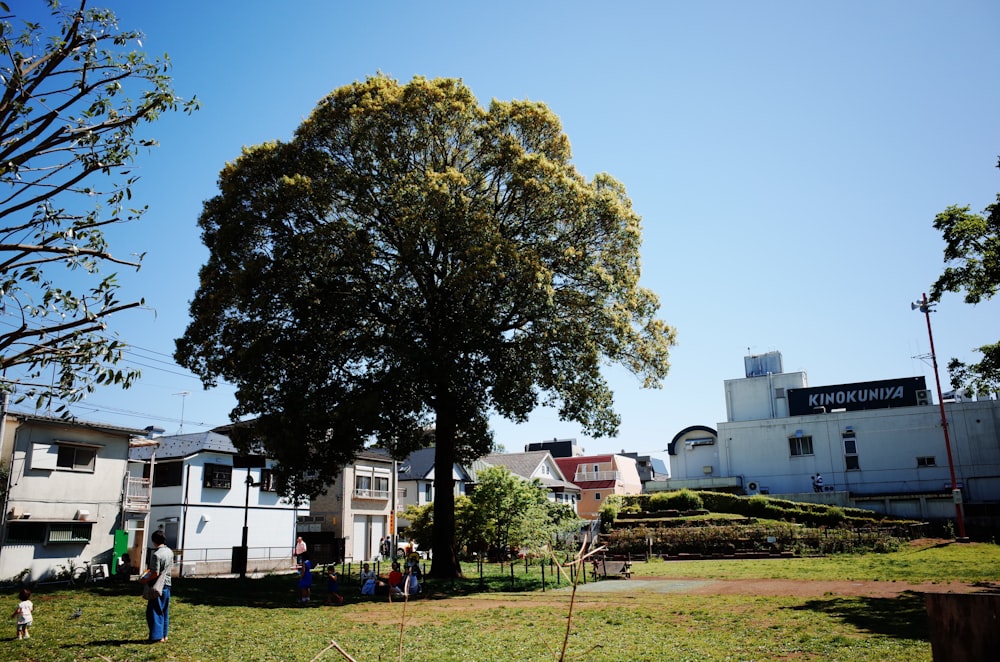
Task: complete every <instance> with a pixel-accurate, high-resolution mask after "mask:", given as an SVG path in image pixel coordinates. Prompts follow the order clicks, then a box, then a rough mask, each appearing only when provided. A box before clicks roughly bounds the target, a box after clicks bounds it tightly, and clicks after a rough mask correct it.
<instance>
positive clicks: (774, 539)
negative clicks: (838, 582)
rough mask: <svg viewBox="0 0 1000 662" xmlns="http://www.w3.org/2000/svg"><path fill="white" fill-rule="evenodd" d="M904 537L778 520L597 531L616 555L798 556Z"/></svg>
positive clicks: (878, 546)
mask: <svg viewBox="0 0 1000 662" xmlns="http://www.w3.org/2000/svg"><path fill="white" fill-rule="evenodd" d="M904 542H905V541H904V539H903V538H901V537H898V536H895V535H890V534H889V533H887V532H886V531H884V530H878V529H868V530H861V529H856V530H850V529H818V528H808V527H803V526H797V525H794V524H788V523H782V522H769V523H766V524H765V523H755V524H748V525H733V526H694V525H692V526H682V527H670V528H667V527H645V526H637V527H631V528H627V529H617V530H614V531H612V532H610V533H608V534H602V535H601V543H602V544H605V545H607V546H608V550H609V551H610V552H611V553H614V554H649V553H652V555H653V556H663V555H670V556H673V555H677V554H701V555H704V556H711V555H721V556H727V555H732V554H736V553H740V552H792V553H794V554H797V555H811V554H836V553H858V552H890V551H895V550H897V549H900V548H901V547H902V546H903V544H904Z"/></svg>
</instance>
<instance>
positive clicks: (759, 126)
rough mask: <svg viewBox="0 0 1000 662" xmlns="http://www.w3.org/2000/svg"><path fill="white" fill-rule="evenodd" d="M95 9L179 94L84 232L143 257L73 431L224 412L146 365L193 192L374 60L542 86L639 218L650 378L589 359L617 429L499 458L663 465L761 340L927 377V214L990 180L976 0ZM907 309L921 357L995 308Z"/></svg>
mask: <svg viewBox="0 0 1000 662" xmlns="http://www.w3.org/2000/svg"><path fill="white" fill-rule="evenodd" d="M95 6H109V7H111V8H113V9H114V10H115V11H116V12H117V13H118V16H119V19H120V24H121V26H122V27H124V28H136V29H140V30H142V31H143V32H145V38H144V40H143V47H144V50H146V51H147V52H148V53H149V54H151V55H159V54H162V53H164V52H167V53H169V54H170V58H171V60H172V61H173V63H174V68H173V71H172V73H173V77H174V84H175V88H176V90H177V92H178V93H179V94H180V95H182V96H185V97H190V96H192V95H197V96H198V98H199V99H200V100H201V102H202V109H201V110H200V111H199V112H197V113H195V115H194V116H191V117H188V116H184V115H181V114H176V115H171V116H167V117H165V118H164V119H163V120H162V121H160V122H158V123H157V124H156V125H154V126H153V127H151V129H150V130H149V131H148V133H149V134H150V135H153V136H155V137H156V138H157V139H159V141H160V143H161V146H160V147H158V148H156V149H154V150H153V151H152V152H150V153H148V154H143V155H142V156H141V157H140V159H139V162H138V165H139V167H138V173H139V174H140V175H141V177H142V180H141V182H140V183H139V184H138V185H137V186H136V187H135V188H134V190H133V192H134V195H135V198H136V199H137V200H138V201H140V202H142V203H144V204H148V205H149V206H150V211H149V213H148V214H147V216H146V217H145V218H144V220H143V221H142V222H141V223H139V224H136V225H133V226H130V227H127V228H123V229H121V230H116V231H115V232H114V233H113V235H111V239H112V241H113V244H112V246H113V247H114V249H115V251H116V252H117V253H120V254H127V253H130V252H142V251H147V257H146V260H145V263H144V266H143V268H142V270H141V271H140V272H139V273H138V274H125V273H123V274H121V277H122V280H123V282H124V283H125V290H126V292H125V294H126V295H127V296H131V297H144V298H145V299H146V301H147V303H148V304H149V306H150V307H151V309H154V310H155V312H154V311H153V310H150V311H143V312H129V313H125V314H123V315H121V316H120V317H119V318H118V319H117V320H116V321H115V322H114V323H113V326H114V327H115V329H116V330H117V331H118V332H119V333H120V334H121V336H122V337H123V338H124V339H125V340H127V341H128V342H130V343H131V344H133V345H134V346H135V347H136V349H135V350H134V351H133V352H130V354H129V355H128V361H129V363H130V364H133V365H138V366H139V367H141V368H142V369H143V371H144V377H143V379H142V380H141V381H140V383H139V384H138V385H136V386H135V387H133V388H132V389H131V390H129V391H124V392H123V391H120V390H116V389H113V390H102V391H99V392H98V393H95V394H93V395H91V396H90V397H89V398H88V399H87V400H86V401H85V402H83V403H80V404H78V405H75V406H74V411H75V412H77V413H78V415H79V416H80V417H81V418H86V419H89V420H99V421H105V422H110V423H115V424H121V425H127V426H135V427H145V426H146V425H150V424H153V425H159V426H161V427H164V428H166V430H167V431H168V432H171V433H172V432H176V431H177V430H178V429H179V428H180V419H181V415H182V408H183V429H184V431H185V432H193V431H197V430H202V429H205V428H206V427H209V426H212V425H218V424H223V423H225V422H227V420H228V412H229V410H230V408H231V407H232V405H233V402H234V401H233V397H232V391H231V389H227V388H225V387H222V388H218V389H215V390H212V391H203V390H202V389H201V386H200V383H199V382H198V381H197V380H196V379H194V378H193V377H192V376H190V374H189V373H187V372H186V371H185V370H183V369H182V368H179V367H178V366H175V365H172V364H171V362H170V358H169V357H170V355H171V354H172V351H173V339H174V338H176V337H178V336H179V335H180V334H182V333H183V331H184V329H185V327H186V325H187V305H188V302H189V300H190V299H191V297H192V296H193V294H194V292H195V289H196V287H197V272H198V269H199V267H200V266H201V265H202V264H203V263H204V262H205V259H206V257H207V253H206V250H205V248H204V246H203V245H202V244H201V242H200V238H199V234H198V229H197V226H196V221H197V218H198V215H199V213H200V211H201V205H202V202H203V201H204V200H206V199H208V198H210V197H211V196H213V195H214V193H215V186H216V179H217V174H218V172H219V170H220V169H221V167H222V166H223V165H224V164H225V163H226V162H227V161H230V160H233V159H234V158H236V157H237V156H238V154H239V152H240V149H241V147H242V146H244V145H252V144H257V143H260V142H263V141H266V140H273V139H288V138H290V137H291V135H292V132H293V131H294V130H295V128H296V127H297V126H298V125H299V123H300V122H301V121H302V119H303V118H305V117H306V116H307V115H308V114H309V113H310V112H311V111H312V109H313V108H314V106H315V105H316V103H317V102H318V101H319V100H320V99H321V98H322V97H323V96H325V95H326V94H327V93H329V92H330V91H332V90H334V89H335V88H337V87H339V86H342V85H346V84H349V83H351V82H353V81H355V80H359V79H363V78H364V77H366V76H368V75H371V74H374V73H377V72H383V73H386V74H389V75H391V76H393V77H395V78H397V79H399V80H401V81H407V80H409V79H410V78H411V77H413V76H414V75H422V76H426V77H439V76H445V77H459V78H462V79H463V80H464V81H465V83H466V84H467V85H468V86H469V87H470V88H471V89H472V91H473V92H474V93H475V94H476V95H477V96H478V98H479V99H480V101H481V102H482V103H483V104H486V103H488V102H489V101H490V99H492V98H497V99H515V98H516V99H532V100H537V101H544V102H545V103H547V104H548V105H549V106H550V107H551V108H552V110H553V111H554V112H555V113H556V114H557V115H559V116H560V118H561V119H562V122H563V125H564V128H565V131H566V133H567V135H568V136H569V138H570V141H571V143H572V145H573V153H574V162H575V165H576V167H577V168H578V169H579V170H580V171H581V172H582V173H583V174H584V175H586V176H588V177H589V176H592V175H594V174H595V173H597V172H601V171H605V172H608V173H610V174H612V175H613V176H614V177H616V178H617V179H619V180H620V181H622V182H623V183H624V184H625V186H626V187H627V189H628V192H629V195H630V197H631V199H632V202H633V204H634V207H635V209H636V210H637V212H638V213H639V214H640V215H641V216H642V217H643V225H644V245H643V252H642V254H643V276H642V282H643V284H644V285H645V286H646V287H648V288H650V289H652V290H653V291H655V292H656V293H657V294H658V295H659V296H660V298H661V303H662V309H661V316H662V317H663V318H664V319H665V320H666V321H667V322H669V323H670V324H672V325H674V326H676V327H677V329H678V332H679V345H678V346H677V347H676V348H674V350H673V352H672V369H671V372H670V375H669V376H668V378H667V379H666V382H665V384H664V388H662V389H660V390H654V391H643V390H642V389H641V388H640V387H639V383H638V381H637V380H635V379H634V378H633V377H631V376H630V375H629V374H627V373H625V372H623V371H621V370H620V369H609V370H608V373H607V374H608V377H609V379H610V381H611V383H612V386H613V388H614V390H615V394H616V401H617V407H618V410H619V412H620V413H621V415H622V419H623V424H622V427H621V431H620V434H619V436H618V438H616V439H588V438H586V437H584V436H583V435H582V434H581V433H580V430H579V428H578V426H576V425H574V424H572V423H562V422H559V421H558V420H557V418H556V417H555V415H554V414H552V413H551V412H548V411H539V412H538V413H537V414H536V415H535V416H533V417H532V419H531V421H530V422H529V423H528V424H524V425H519V426H515V425H513V424H511V423H509V422H505V421H501V420H496V421H495V425H494V430H495V434H496V441H497V442H498V443H500V444H502V445H503V446H504V447H505V448H506V449H507V450H510V451H514V450H521V449H522V447H523V445H524V444H525V443H528V442H531V441H539V440H544V439H551V438H553V437H558V438H569V437H575V438H577V439H578V441H579V442H580V443H581V445H583V446H584V448H585V449H586V450H587V452H589V453H600V452H610V451H617V450H620V449H627V450H637V451H641V452H651V453H656V454H662V451H663V449H665V448H666V445H667V443H668V442H669V441H670V439H671V438H672V437H673V435H674V434H676V433H677V432H678V431H679V430H681V429H683V428H684V427H687V426H689V425H709V426H713V427H714V426H715V425H716V424H717V423H718V422H719V421H722V420H724V419H725V416H726V410H725V402H724V398H723V381H724V380H726V379H734V378H739V377H742V376H743V357H744V356H745V355H746V354H747V352H748V350H749V351H750V352H752V353H761V352H766V351H770V350H779V351H781V352H782V354H783V357H784V367H785V370H786V371H794V370H805V371H806V372H807V373H808V377H809V383H810V385H813V386H820V385H825V384H837V383H846V382H856V381H869V380H877V379H889V378H894V377H906V376H914V375H925V376H926V377H927V379H928V385H932V384H933V377H932V371H931V369H930V367H929V365H928V364H927V362H926V361H924V360H921V359H919V358H914V357H916V356H918V355H922V354H926V353H927V352H928V351H929V348H928V342H927V333H926V326H925V323H924V319H923V317H922V316H921V315H919V314H918V313H915V312H912V311H911V310H910V306H909V303H910V302H911V301H913V300H914V299H917V298H919V297H920V295H921V293H922V292H925V291H927V290H928V288H929V286H930V284H931V283H932V282H933V281H934V279H935V278H936V277H937V276H938V274H939V273H940V271H941V269H942V248H943V242H942V240H941V237H940V235H939V233H937V231H935V230H934V229H933V227H932V225H931V224H932V221H933V219H934V216H935V214H937V213H938V212H940V211H941V210H943V209H944V208H945V207H946V206H948V205H950V204H961V205H966V204H968V205H971V207H972V208H973V210H975V211H980V210H982V209H983V208H984V207H985V206H986V205H987V204H989V203H990V202H991V201H993V200H994V199H995V196H996V194H997V192H998V191H1000V171H998V170H997V169H996V167H995V166H996V163H997V157H998V155H1000V114H998V112H997V109H998V108H1000V79H998V77H997V71H998V70H1000V66H998V65H1000V61H998V60H1000V55H998V51H997V49H996V34H997V33H998V31H1000V4H998V3H996V2H992V1H988V0H984V1H981V2H954V3H939V2H922V1H916V2H914V1H907V2H903V1H885V2H860V1H854V2H852V1H848V2H843V1H838V2H755V3H750V2H698V3H695V2H667V1H642V2H621V3H617V4H615V5H614V6H612V5H610V4H608V3H606V2H589V1H575V2H539V1H537V0H536V1H535V2H523V1H521V0H513V1H509V2H468V1H464V2H433V1H427V2H395V1H378V0H376V1H369V2H363V3H362V2H334V1H322V2H321V1H289V2H285V3H281V4H280V5H277V4H276V3H273V2H262V1H259V0H239V1H236V0H218V1H213V2H205V1H204V0H203V1H201V2H190V1H188V0H173V1H171V2H151V1H150V2H147V1H142V2H136V1H125V0H116V1H112V2H105V3H95ZM279 6H280V8H279V9H276V7H279ZM932 322H933V324H934V333H935V338H934V339H935V345H936V348H937V350H938V356H939V358H940V360H941V363H942V366H943V365H944V364H946V363H947V359H948V358H950V357H952V356H957V357H959V358H962V359H964V360H974V359H975V355H974V354H973V352H972V349H973V348H974V347H978V346H979V345H982V344H985V343H987V342H992V341H995V340H996V339H997V338H998V333H1000V302H998V301H992V302H987V303H983V304H980V305H979V306H976V307H972V306H969V305H967V304H965V303H963V302H962V300H961V297H960V296H958V295H948V296H946V298H945V299H944V301H943V302H942V304H941V305H940V307H939V312H938V313H936V314H935V315H934V316H933V318H932ZM942 369H943V368H942ZM945 377H946V376H945V375H944V374H943V373H942V378H945ZM946 388H947V387H946ZM183 392H190V395H187V396H182V395H177V394H179V393H183Z"/></svg>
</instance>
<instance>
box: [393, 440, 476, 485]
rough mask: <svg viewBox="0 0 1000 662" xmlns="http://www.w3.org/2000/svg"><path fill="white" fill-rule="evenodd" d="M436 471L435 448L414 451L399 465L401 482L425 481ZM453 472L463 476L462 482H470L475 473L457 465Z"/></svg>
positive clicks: (429, 447)
mask: <svg viewBox="0 0 1000 662" xmlns="http://www.w3.org/2000/svg"><path fill="white" fill-rule="evenodd" d="M432 471H434V447H433V446H428V447H427V448H421V449H420V450H416V451H413V452H412V453H410V454H409V455H407V456H406V459H405V460H403V461H402V462H400V463H399V474H398V476H399V480H424V479H426V478H427V477H428V476H430V474H431V472H432ZM452 471H455V472H457V473H458V475H459V476H462V477H463V478H462V480H464V481H470V480H474V479H473V475H474V474H473V473H472V472H471V471H470V469H469V468H468V467H466V466H464V465H461V464H458V463H455V465H454V467H453V468H452Z"/></svg>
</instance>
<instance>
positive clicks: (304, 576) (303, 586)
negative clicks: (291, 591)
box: [296, 553, 313, 605]
mask: <svg viewBox="0 0 1000 662" xmlns="http://www.w3.org/2000/svg"><path fill="white" fill-rule="evenodd" d="M301 559H302V560H301V561H300V562H299V580H298V582H297V583H296V586H298V587H299V604H303V605H304V604H307V603H309V602H310V601H311V600H312V585H313V576H312V561H310V560H309V555H308V554H305V553H304V554H302V557H301Z"/></svg>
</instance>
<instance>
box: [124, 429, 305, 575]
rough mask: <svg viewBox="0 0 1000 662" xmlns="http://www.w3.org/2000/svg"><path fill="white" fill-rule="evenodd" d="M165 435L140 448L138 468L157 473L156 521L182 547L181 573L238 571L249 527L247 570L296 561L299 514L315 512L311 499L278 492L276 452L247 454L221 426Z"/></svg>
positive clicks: (136, 457) (169, 540)
mask: <svg viewBox="0 0 1000 662" xmlns="http://www.w3.org/2000/svg"><path fill="white" fill-rule="evenodd" d="M157 441H158V442H159V444H158V445H157V446H155V447H146V448H138V449H133V451H132V454H131V459H132V460H133V461H134V462H133V464H132V465H131V466H130V471H132V472H133V475H135V474H136V473H138V472H141V474H142V475H143V476H144V477H147V478H148V477H150V476H152V506H151V510H150V528H151V529H162V530H163V532H164V534H165V535H166V538H167V545H168V546H169V547H171V548H172V549H174V550H175V551H176V552H177V553H178V557H179V560H180V561H181V563H180V564H179V567H180V568H181V569H180V570H179V572H180V573H181V574H184V575H193V574H219V573H229V572H235V571H236V569H237V568H238V564H234V560H235V557H234V555H236V554H239V552H237V551H236V550H234V548H240V547H242V545H243V536H244V532H245V534H246V545H247V547H248V552H247V570H250V571H271V570H282V569H289V568H291V566H292V560H291V559H292V549H293V547H294V545H295V536H296V519H297V517H298V516H299V515H301V514H305V515H308V514H309V506H308V503H305V504H299V505H296V504H294V503H291V502H290V501H289V500H288V499H285V498H282V497H281V496H280V495H279V494H278V492H277V491H276V488H277V485H276V482H275V480H274V476H273V474H272V471H271V466H272V461H271V460H270V459H267V458H264V457H258V458H255V459H256V460H258V461H257V462H254V461H249V462H248V461H246V458H242V457H240V456H239V455H238V451H237V449H236V447H235V446H234V445H233V443H232V442H231V441H230V439H229V437H227V436H225V435H223V434H220V433H218V432H198V433H194V434H182V435H175V436H166V437H159V438H158V439H157ZM247 464H250V465H263V466H250V467H247V466H246V465H247ZM130 542H131V543H132V544H133V545H135V543H136V542H137V541H136V540H134V539H133V540H131V541H130Z"/></svg>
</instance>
